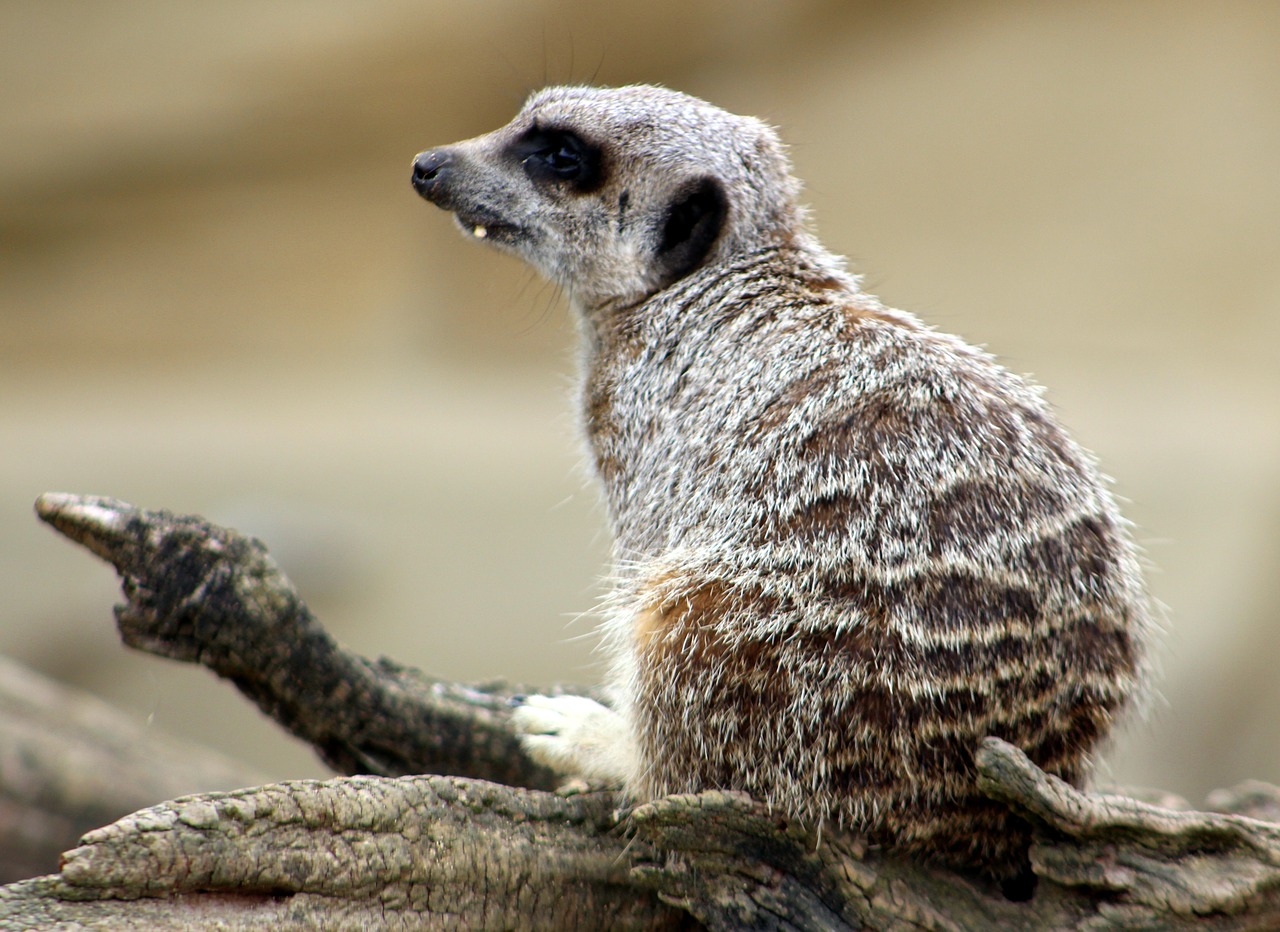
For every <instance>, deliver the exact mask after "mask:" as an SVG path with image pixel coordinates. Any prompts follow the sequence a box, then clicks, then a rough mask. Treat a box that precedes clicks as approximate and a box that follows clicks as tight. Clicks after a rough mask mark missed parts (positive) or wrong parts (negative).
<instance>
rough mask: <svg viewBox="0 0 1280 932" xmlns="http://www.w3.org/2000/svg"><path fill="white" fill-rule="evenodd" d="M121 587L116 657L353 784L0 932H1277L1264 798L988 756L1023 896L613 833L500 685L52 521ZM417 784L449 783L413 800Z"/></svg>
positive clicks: (881, 867)
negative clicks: (206, 678)
mask: <svg viewBox="0 0 1280 932" xmlns="http://www.w3.org/2000/svg"><path fill="white" fill-rule="evenodd" d="M37 508H38V511H39V513H40V516H41V517H42V518H43V519H44V520H46V521H48V522H49V523H50V524H52V525H53V526H55V527H56V528H58V530H60V531H62V532H63V533H64V534H66V535H67V536H69V537H71V538H72V539H73V540H76V541H77V542H79V543H81V544H84V545H85V546H86V547H88V548H89V549H91V550H93V551H94V552H95V553H97V554H98V555H99V556H101V557H103V558H104V559H106V560H108V561H109V562H111V563H112V564H114V565H115V566H116V568H117V569H118V570H119V571H120V574H121V577H122V579H123V587H124V592H125V596H126V599H127V601H126V603H125V604H124V605H122V606H120V607H118V608H117V610H116V615H117V620H118V622H119V625H120V630H121V633H122V635H123V637H124V640H125V641H126V643H128V644H131V645H133V646H135V647H139V648H141V649H143V650H148V651H151V652H152V653H157V654H160V655H161V656H165V657H174V658H178V659H183V660H191V661H196V662H199V663H201V664H204V665H205V666H208V667H209V668H210V669H213V670H214V671H215V672H217V673H218V674H219V675H221V676H223V677H225V678H227V679H229V680H231V681H232V682H233V683H234V684H235V685H236V686H237V687H238V688H239V689H240V690H241V691H242V692H244V693H245V694H246V695H247V696H249V697H250V698H251V699H253V700H254V701H255V702H256V703H258V705H259V706H260V707H261V708H262V709H263V710H264V711H266V712H267V713H268V714H269V715H271V716H272V717H274V718H276V720H277V721H279V722H280V723H281V724H282V725H284V726H285V727H286V728H288V729H289V730H290V731H292V732H293V733H294V734H297V735H299V736H300V737H302V738H304V739H305V740H307V741H310V742H311V743H312V744H313V745H315V747H316V748H317V750H318V751H319V752H320V754H321V756H323V757H324V758H325V760H327V761H328V762H329V763H330V764H332V765H333V766H335V767H337V768H338V769H339V770H341V771H343V772H345V773H348V774H354V773H359V774H365V776H348V777H341V778H337V779H334V780H328V781H323V782H318V781H298V782H292V783H284V784H277V785H269V786H264V787H259V788H255V789H244V790H237V791H234V792H224V793H207V794H204V795H199V796H189V797H184V798H181V799H178V800H175V801H174V802H171V803H165V804H162V805H159V806H155V807H153V808H150V809H144V810H142V811H140V812H137V813H134V814H133V815H131V816H127V817H125V818H124V819H121V820H120V821H118V822H116V823H114V824H112V825H109V826H107V827H106V828H102V829H98V830H96V831H93V832H90V833H89V834H87V835H86V836H85V837H84V838H83V839H82V840H81V844H80V846H79V847H77V848H75V849H74V850H72V851H69V852H67V853H66V854H65V855H64V856H63V862H62V869H61V872H60V873H58V874H56V875H52V876H47V877H40V878H37V879H34V880H28V881H22V882H20V883H16V884H12V885H10V886H8V887H5V888H2V889H0V930H4V929H20V928H31V927H39V928H44V927H49V926H52V925H59V924H64V927H66V926H70V927H78V928H118V927H120V926H121V925H123V924H126V923H131V924H140V925H143V924H145V925H146V926H147V927H151V928H160V929H164V928H191V927H192V926H197V927H198V926H200V925H201V924H210V925H212V924H214V923H215V922H216V923H218V924H219V928H225V929H249V928H262V927H263V926H265V925H266V924H267V923H274V924H279V925H283V926H285V927H288V928H339V927H341V928H347V927H370V926H372V927H378V926H383V925H396V926H404V927H406V928H438V927H442V926H443V927H458V928H547V927H553V928H566V929H575V928H583V929H599V928H610V929H627V928H636V929H655V928H698V927H706V928H711V929H743V928H760V929H833V928H834V929H839V928H849V929H857V928H871V929H882V928H918V929H989V928H1011V929H1013V928H1019V929H1020V928H1033V929H1037V928H1043V929H1078V928H1086V929H1121V928H1124V929H1133V928H1160V929H1180V928H1186V929H1191V928H1193V927H1194V928H1196V929H1201V928H1208V929H1233V930H1234V929H1271V928H1280V825H1276V824H1272V823H1268V822H1264V821H1260V820H1257V819H1253V818H1249V817H1248V816H1249V814H1251V813H1259V814H1274V813H1275V812H1277V811H1280V791H1277V790H1276V788H1274V787H1266V786H1265V785H1261V784H1250V785H1248V786H1247V787H1246V788H1244V789H1243V790H1242V791H1241V792H1239V793H1237V794H1234V795H1233V794H1219V795H1218V796H1217V797H1216V799H1215V802H1216V803H1217V805H1218V806H1219V807H1220V808H1222V809H1226V810H1230V812H1228V813H1226V814H1224V813H1204V812H1189V811H1177V810H1174V809H1169V808H1162V807H1158V806H1154V805H1150V804H1147V803H1142V802H1138V801H1136V800H1133V799H1129V798H1127V797H1123V796H1112V795H1103V794H1090V793H1082V792H1080V791H1078V790H1075V789H1073V788H1072V787H1070V786H1068V785H1066V784H1064V783H1062V782H1061V781H1059V780H1057V779H1055V778H1054V777H1051V776H1048V775H1046V774H1044V773H1043V772H1042V771H1040V770H1039V769H1038V768H1036V767H1035V766H1034V765H1033V764H1032V763H1031V762H1030V761H1029V760H1028V759H1027V758H1026V757H1025V756H1024V755H1023V754H1022V753H1021V752H1020V751H1018V750H1017V749H1016V748H1014V747H1012V746H1010V745H1008V744H1005V743H1004V742H1001V741H998V740H996V739H987V741H986V742H985V743H984V744H983V746H982V748H981V749H980V750H979V752H978V755H977V762H978V767H979V771H980V779H981V784H982V786H983V788H984V790H985V791H986V792H987V793H989V794H990V795H991V796H992V797H994V798H996V799H999V800H1001V801H1002V802H1004V803H1006V804H1007V805H1009V806H1011V807H1012V808H1013V809H1014V810H1016V811H1017V812H1018V813H1019V814H1020V815H1021V816H1022V817H1023V818H1025V819H1026V820H1027V821H1028V822H1029V823H1030V824H1031V825H1032V826H1033V830H1034V837H1035V844H1034V847H1033V849H1032V852H1031V857H1032V863H1033V865H1034V867H1035V870H1036V873H1037V875H1038V877H1039V884H1038V887H1037V889H1036V891H1035V895H1034V896H1033V897H1032V898H1031V899H1029V900H1027V901H1024V902H1012V901H1010V900H1007V899H1005V898H1004V897H1003V896H1002V895H1001V894H1000V892H999V891H998V890H995V889H993V888H992V887H990V886H989V885H987V884H985V883H983V882H981V881H978V880H975V879H972V878H968V877H964V876H961V875H958V874H955V873H952V872H950V871H947V870H943V869H940V868H936V867H929V866H926V865H921V864H917V863H913V862H909V861H905V860H900V859H898V858H895V857H894V856H893V854H892V852H888V851H882V850H875V849H869V848H868V847H867V846H866V845H865V844H864V843H863V842H862V841H861V840H860V839H859V838H857V837H856V836H851V835H841V834H836V833H833V832H831V831H830V830H829V829H828V830H827V831H825V832H824V833H823V835H822V837H821V839H819V838H817V837H815V836H814V834H813V833H811V832H810V831H809V830H808V829H807V828H806V827H805V826H802V825H800V824H798V823H794V822H791V821H789V820H788V819H786V818H785V817H783V816H782V815H781V814H779V813H770V812H768V811H765V810H764V809H763V808H762V807H760V806H759V805H757V804H755V803H753V802H752V801H751V800H749V799H747V798H746V797H743V796H741V795H738V794H731V793H722V792H715V791H711V792H706V793H701V794H698V795H694V796H678V797H669V798H665V799H661V800H657V801H655V802H652V803H649V804H646V805H642V806H640V807H638V808H635V809H625V808H623V806H624V801H623V800H621V799H619V798H617V797H616V796H614V795H613V794H609V793H579V794H557V793H553V792H548V790H549V789H550V788H551V787H553V786H554V785H555V782H556V781H555V779H554V777H553V775H552V774H550V773H548V772H547V771H546V770H545V769H543V768H540V767H538V766H536V765H534V764H533V763H532V762H530V761H529V760H528V758H526V757H525V756H524V754H523V753H522V751H521V750H520V747H519V744H518V742H517V741H516V739H515V736H514V734H513V733H512V731H511V729H510V726H509V718H510V712H509V703H508V700H509V698H510V696H511V695H512V694H513V693H514V692H516V690H514V689H513V688H512V687H509V686H504V685H503V684H488V685H484V686H479V687H461V686H457V685H454V684H449V683H445V682H441V681H437V680H433V679H430V678H428V677H426V676H424V675H422V674H420V673H417V672H415V671H411V670H406V669H403V668H401V667H398V666H396V665H395V664H393V663H391V662H389V661H385V660H379V661H376V662H371V661H368V660H365V659H363V658H361V657H358V656H355V655H353V654H350V653H349V652H347V651H344V650H343V649H341V648H340V647H338V646H337V645H336V644H335V643H334V642H333V641H332V639H330V638H329V637H328V635H326V634H325V633H324V631H323V630H322V629H321V628H320V627H319V625H318V624H317V623H316V622H315V620H314V619H313V618H312V617H311V615H310V613H309V612H308V611H307V609H306V607H305V606H304V605H303V603H302V601H301V600H300V599H299V597H298V595H297V593H296V592H295V591H294V589H293V587H292V586H291V585H290V584H289V582H288V580H287V579H285V577H284V576H283V574H282V573H281V572H280V570H279V569H278V568H277V567H276V566H275V564H274V563H273V562H272V561H271V559H270V557H269V556H268V555H267V553H266V550H265V548H264V547H263V546H262V545H261V544H260V543H258V542H257V541H254V540H251V539H248V538H245V537H243V536H241V535H239V534H236V533H235V532H233V531H229V530H226V529H223V528H219V527H216V526H213V525H210V524H208V523H207V522H205V521H203V520H201V519H199V518H191V517H178V516H174V515H171V514H168V513H166V512H147V511H142V510H140V509H136V508H133V507H132V506H129V505H126V504H123V503H120V502H116V501H112V500H109V499H100V498H89V497H77V496H67V495H58V496H53V495H49V496H44V497H43V498H42V499H41V500H40V502H39V504H38V506H37ZM414 773H435V774H444V775H439V776H408V774H414Z"/></svg>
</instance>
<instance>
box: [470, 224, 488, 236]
mask: <svg viewBox="0 0 1280 932" xmlns="http://www.w3.org/2000/svg"><path fill="white" fill-rule="evenodd" d="M471 235H472V236H474V237H475V238H476V239H484V238H485V237H486V236H488V235H489V231H488V230H486V229H485V228H484V227H483V226H482V225H481V224H479V223H477V224H476V228H475V229H474V230H472V231H471Z"/></svg>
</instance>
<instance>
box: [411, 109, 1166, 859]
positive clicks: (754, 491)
mask: <svg viewBox="0 0 1280 932" xmlns="http://www.w3.org/2000/svg"><path fill="white" fill-rule="evenodd" d="M413 185H414V187H415V188H416V190H417V191H418V193H419V194H421V195H422V197H424V198H426V199H427V200H429V201H431V202H433V203H434V204H436V205H437V206H438V207H441V208H443V209H445V210H446V211H450V212H452V213H453V214H454V216H455V218H456V220H457V222H458V224H459V225H460V226H461V228H462V229H463V230H464V231H466V232H467V233H468V234H469V235H470V236H472V237H473V238H475V239H480V240H483V241H484V242H485V243H488V244H490V245H492V246H495V247H497V248H499V249H501V250H504V251H507V252H510V253H514V254H515V255H517V256H519V257H521V258H522V259H524V260H525V261H527V262H528V263H530V264H531V265H532V266H533V267H534V268H535V269H537V270H538V271H539V272H541V273H542V274H543V275H544V276H546V277H547V278H548V279H550V280H551V281H553V282H555V283H556V284H558V285H559V286H561V287H562V288H563V289H564V291H565V292H566V293H567V295H568V297H569V300H570V303H571V305H572V307H573V309H574V311H575V316H576V319H577V321H578V323H579V329H580V332H581V343H582V361H581V382H580V407H581V416H582V425H583V429H584V433H585V436H586V440H587V444H588V446H589V449H590V454H591V459H592V462H593V463H594V467H595V473H596V475H597V476H598V478H599V482H600V485H601V487H602V488H603V492H604V498H605V501H606V503H607V508H608V516H609V520H610V523H611V525H612V531H613V536H614V569H613V579H612V584H611V592H610V594H609V596H608V597H607V599H606V603H605V606H604V610H603V615H604V619H603V625H602V630H603V637H602V640H603V644H604V647H605V650H606V652H607V656H608V658H609V664H610V666H609V674H608V682H607V694H608V695H609V696H610V697H611V699H612V701H611V704H610V706H608V707H606V706H604V705H601V704H598V703H596V702H593V701H591V700H588V699H583V698H578V697H572V696H558V697H529V699H528V700H527V702H526V703H525V705H524V706H523V707H522V708H520V709H519V710H517V713H516V718H517V722H518V726H519V727H520V728H521V729H522V730H523V732H524V733H525V737H524V738H523V741H524V743H525V746H526V748H527V749H528V751H529V752H530V753H531V754H532V755H534V756H535V757H537V758H538V759H540V760H542V761H544V762H546V763H549V764H551V765H553V766H554V767H556V768H558V769H559V770H560V771H561V772H563V773H565V774H566V775H578V776H583V777H586V778H587V779H588V780H590V781H592V782H596V783H601V784H617V785H619V786H621V787H623V788H625V790H626V792H627V793H628V794H629V795H630V797H631V798H632V799H634V800H636V801H642V800H648V799H652V798H656V797H659V796H663V795H666V794H671V793H686V792H694V791H700V790H706V789H712V788H722V789H731V790H741V791H745V792H747V793H749V794H750V795H751V796H752V797H754V798H755V799H757V800H759V801H761V802H763V803H764V804H766V805H767V806H769V807H771V808H772V809H773V810H775V811H780V812H782V813H785V814H788V815H789V816H791V817H794V818H796V819H800V820H804V821H806V822H807V823H810V824H813V825H815V826H818V827H821V826H823V825H827V826H830V825H832V824H834V825H836V826H841V827H843V828H846V829H849V830H852V831H856V832H859V833H862V834H863V835H864V836H865V837H866V838H867V839H868V840H869V841H870V842H871V843H872V844H874V845H882V846H887V847H892V848H895V849H897V850H900V851H903V852H906V853H908V854H909V855H911V856H915V857H922V858H927V859H931V860H935V861H941V862H944V863H947V864H950V865H953V866H956V867H961V868H975V869H977V870H979V871H981V872H985V873H987V874H988V875H991V876H996V877H1001V876H1005V877H1007V876H1009V875H1010V874H1011V873H1012V872H1015V871H1017V870H1019V869H1022V868H1021V867H1020V865H1021V866H1023V867H1024V866H1025V863H1026V862H1025V851H1026V847H1027V843H1028V841H1027V838H1028V836H1027V830H1026V827H1025V826H1023V825H1022V824H1021V823H1020V822H1018V821H1017V820H1016V819H1015V818H1013V817H1012V816H1011V815H1010V814H1009V812H1008V810H1007V809H1006V808H1005V807H1003V806H1001V805H999V804H996V803H994V802H992V801H990V800H988V799H987V798H986V797H984V796H983V795H982V794H981V793H980V792H979V791H978V788H977V786H976V782H975V770H974V751H975V748H976V746H977V744H978V742H979V741H980V740H981V739H982V738H983V737H984V736H987V735H995V736H998V737H1001V738H1003V739H1005V740H1007V741H1010V742H1012V743H1013V744H1015V745H1017V746H1018V747H1020V748H1022V750H1024V751H1025V752H1026V753H1027V754H1028V755H1029V756H1030V757H1031V759H1032V760H1034V761H1035V762H1036V763H1037V764H1038V765H1039V766H1040V767H1042V768H1043V769H1045V770H1046V771H1048V772H1049V773H1052V774H1056V775H1057V776H1059V777H1061V778H1063V779H1064V780H1067V781H1068V782H1070V783H1072V784H1077V785H1079V784H1081V783H1082V781H1084V780H1085V779H1086V777H1087V775H1088V772H1089V769H1090V762H1091V752H1092V751H1093V750H1094V749H1095V748H1096V747H1097V745H1098V743H1099V742H1100V741H1101V740H1102V739H1103V738H1104V737H1105V736H1106V735H1107V734H1108V732H1109V730H1110V729H1111V728H1112V725H1113V723H1114V722H1115V721H1116V719H1117V716H1118V715H1119V713H1120V712H1121V711H1122V709H1123V708H1124V707H1125V706H1126V705H1128V704H1130V703H1131V702H1132V700H1133V698H1134V697H1135V695H1137V694H1138V693H1139V692H1140V690H1141V687H1142V685H1143V683H1144V681H1145V680H1146V661H1145V659H1144V658H1145V649H1144V648H1145V644H1146V642H1147V640H1148V632H1149V629H1150V620H1149V618H1150V612H1149V609H1148V602H1147V598H1146V595H1145V592H1144V586H1143V583H1142V579H1141V574H1140V570H1139V564H1138V561H1137V559H1136V556H1135V549H1134V546H1133V544H1132V543H1131V540H1130V537H1129V533H1128V530H1127V526H1126V524H1125V523H1124V521H1123V520H1122V518H1121V517H1120V514H1119V512H1118V510H1117V507H1116V504H1115V502H1114V501H1113V499H1112V496H1111V495H1110V494H1109V492H1108V489H1107V488H1106V484H1105V482H1104V481H1103V479H1102V478H1101V477H1100V475H1099V472H1098V469H1097V467H1096V464H1095V461H1094V459H1093V458H1092V456H1091V455H1090V454H1088V453H1087V452H1085V451H1084V450H1083V449H1081V447H1079V446H1078V445H1077V444H1076V443H1075V442H1074V441H1073V440H1071V439H1070V438H1069V437H1068V436H1067V434H1066V433H1064V431H1063V429H1062V428H1061V427H1060V426H1059V425H1058V423H1057V421H1056V420H1055V417H1054V415H1053V414H1052V413H1051V411H1050V409H1049V407H1048V406H1047V405H1046V403H1045V401H1044V400H1043V398H1042V393H1041V390H1040V389H1039V388H1037V387H1034V386H1032V385H1031V384H1029V383H1028V382H1027V381H1026V380H1024V379H1023V378H1021V377H1019V376H1017V375H1014V374H1012V373H1010V372H1009V371H1007V370H1006V369H1004V368H1003V367H1002V366H1001V365H999V364H998V363H997V362H996V361H995V359H994V358H993V357H992V356H991V355H989V354H988V353H986V352H984V351H983V350H980V349H977V348H975V347H973V346H970V345H968V344H966V343H965V342H963V341H962V340H960V339H959V338H957V337H954V336H950V335H947V334H944V333H940V332H938V331H937V330H934V329H932V328H930V327H928V326H926V325H925V324H923V323H922V322H921V321H920V320H918V319H917V318H916V317H914V316H912V315H910V314H908V313H905V312H902V311H898V310H893V309H890V308H888V307H886V306H884V305H882V304H881V303H880V302H879V301H878V300H877V299H876V298H875V297H873V296H871V295H869V294H867V293H865V292H863V291H862V290H861V289H860V285H859V282H860V279H859V278H858V277H857V276H855V275H852V274H850V273H848V272H847V271H846V269H845V263H844V260H843V259H841V258H838V257H836V256H834V255H832V254H831V253H829V252H827V251H826V250H825V249H824V248H823V247H822V246H821V245H820V244H819V242H818V241H817V239H816V238H815V237H814V235H813V234H812V233H811V232H810V229H809V225H808V222H807V218H806V211H805V209H804V208H803V207H801V206H800V204H799V202H798V197H799V192H800V185H799V183H798V182H797V181H796V179H795V178H794V177H793V176H792V173H791V168H790V165H789V162H788V160H787V157H786V155H785V152H784V149H783V147H782V145H781V143H780V142H779V139H778V137H777V135H776V134H775V132H774V131H773V130H772V129H771V128H770V127H768V126H766V125H765V124H764V123H762V122H760V121H759V120H756V119H753V118H750V117H742V116H735V115H733V114H730V113H727V112H725V111H723V110H721V109H719V108H717V107H714V106H712V105H711V104H708V103H705V102H703V101H701V100H698V99H696V98H693V97H690V96H687V95H685V94H681V93H678V92H674V91H671V90H667V89H664V88H660V87H648V86H633V87H621V88H613V89H603V88H590V87H559V88H550V89H546V90H543V91H541V92H538V93H535V94H533V95H532V96H531V97H530V98H529V100H528V101H527V103H526V104H525V106H524V108H523V109H522V110H521V111H520V113H519V114H518V115H517V116H516V117H515V119H514V120H512V122H511V123H510V124H509V125H507V126H505V127H503V128H502V129H499V130H497V131H496V132H493V133H490V134H488V135H484V136H479V137H477V138H474V139H471V140H468V141H465V142H460V143H457V144H455V145H451V146H447V147H444V148H438V149H434V150H430V151H427V152H423V153H421V154H419V155H418V156H417V158H416V159H415V160H414V165H413Z"/></svg>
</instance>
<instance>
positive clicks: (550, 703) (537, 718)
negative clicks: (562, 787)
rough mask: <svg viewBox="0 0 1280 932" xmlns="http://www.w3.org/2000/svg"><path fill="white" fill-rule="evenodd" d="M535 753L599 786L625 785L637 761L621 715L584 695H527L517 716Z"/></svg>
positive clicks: (527, 745)
mask: <svg viewBox="0 0 1280 932" xmlns="http://www.w3.org/2000/svg"><path fill="white" fill-rule="evenodd" d="M512 721H513V723H514V725H515V728H516V731H518V732H519V733H520V735H521V737H520V743H521V744H522V745H524V749H525V750H526V751H528V752H529V756H530V757H532V758H533V759H534V760H536V761H538V762H539V763H542V764H546V765H547V766H548V767H551V768H552V769H554V770H557V771H559V772H560V773H563V774H566V775H569V776H576V777H581V778H582V779H584V780H586V781H587V782H588V783H590V784H593V785H597V786H609V787H618V786H622V785H623V784H624V783H626V781H627V780H628V778H629V777H630V776H631V773H632V770H633V768H634V766H635V746H634V743H633V741H632V738H631V731H630V729H629V728H628V727H627V723H626V721H625V720H624V719H623V717H622V716H621V715H619V714H618V713H617V712H615V711H613V709H610V708H606V707H605V706H603V705H601V704H600V703H598V702H596V701H595V700H594V699H587V698H585V697H583V696H526V697H524V699H523V700H521V703H520V705H519V706H517V707H516V710H515V712H514V713H513V715H512Z"/></svg>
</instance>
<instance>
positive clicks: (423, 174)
mask: <svg viewBox="0 0 1280 932" xmlns="http://www.w3.org/2000/svg"><path fill="white" fill-rule="evenodd" d="M452 164H453V158H452V154H451V153H450V152H449V150H448V149H434V150H432V151H430V152H419V153H418V155H417V156H416V157H415V158H414V160H413V178H412V181H413V188H414V190H415V191H417V192H418V193H419V194H421V195H422V196H423V197H425V198H426V199H427V200H429V201H434V200H436V199H437V198H438V196H439V193H440V187H441V184H442V182H443V181H444V180H445V179H446V178H447V177H448V175H449V168H450V166H451V165H452Z"/></svg>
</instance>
